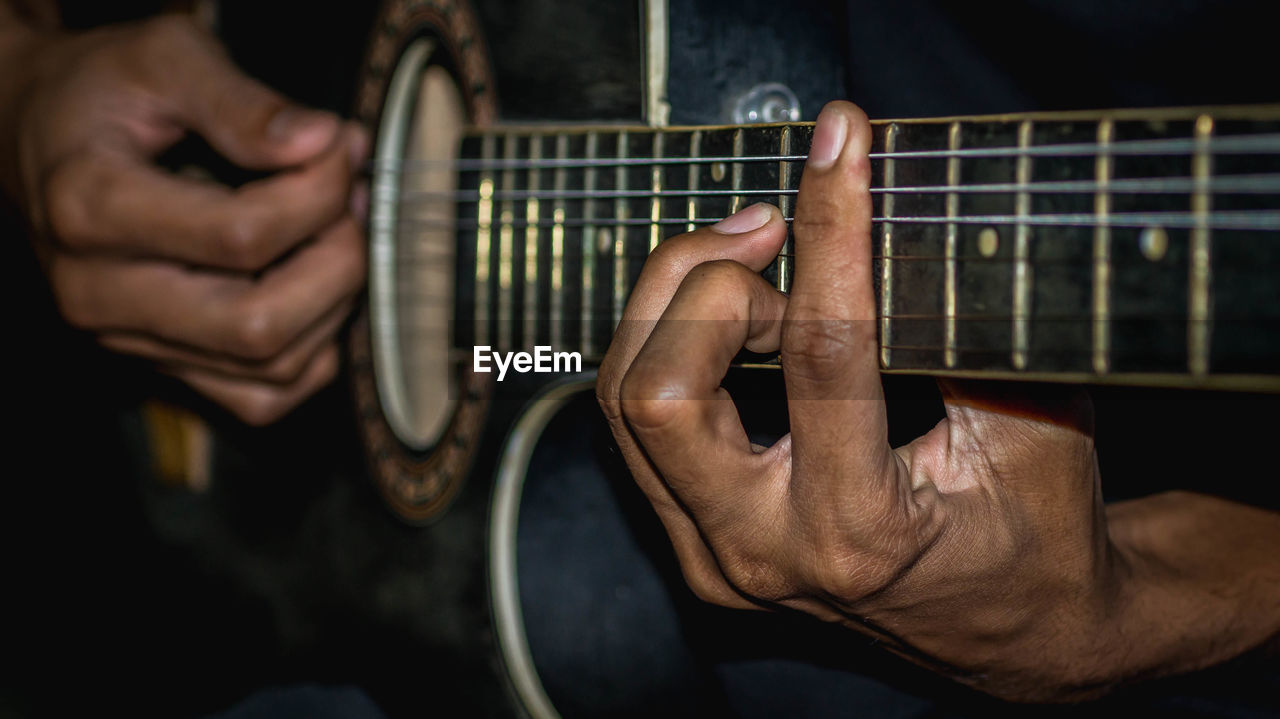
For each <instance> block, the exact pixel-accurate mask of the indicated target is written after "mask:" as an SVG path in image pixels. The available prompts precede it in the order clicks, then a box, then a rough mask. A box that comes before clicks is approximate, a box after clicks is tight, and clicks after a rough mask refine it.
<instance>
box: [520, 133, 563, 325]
mask: <svg viewBox="0 0 1280 719" xmlns="http://www.w3.org/2000/svg"><path fill="white" fill-rule="evenodd" d="M542 139H543V136H542V135H536V134H535V135H530V136H529V156H530V158H533V159H539V158H541V157H542ZM541 173H542V170H541V169H539V168H537V167H534V168H531V169H530V170H529V181H528V185H529V189H530V190H531V191H532V193H533V194H534V196H533V197H530V198H529V201H528V204H527V205H526V207H525V219H526V221H527V222H528V223H529V225H528V226H527V227H526V228H525V233H524V330H523V336H524V337H525V339H526V344H527V340H528V338H529V337H532V336H536V334H537V326H538V234H539V233H538V226H536V225H535V224H534V223H539V222H541V218H540V217H539V214H538V213H539V209H540V208H539V207H538V198H537V197H536V194H537V191H538V186H539V184H540V177H539V175H540V174H541ZM554 227H555V224H554V222H553V223H552V229H554Z"/></svg>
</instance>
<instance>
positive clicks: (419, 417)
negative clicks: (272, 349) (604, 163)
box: [369, 37, 465, 451]
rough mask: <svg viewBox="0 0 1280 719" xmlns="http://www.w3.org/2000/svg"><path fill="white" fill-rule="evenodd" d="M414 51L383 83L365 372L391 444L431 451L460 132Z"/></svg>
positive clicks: (422, 55)
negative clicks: (369, 363) (369, 357)
mask: <svg viewBox="0 0 1280 719" xmlns="http://www.w3.org/2000/svg"><path fill="white" fill-rule="evenodd" d="M434 44H435V43H434V42H433V41H432V40H431V39H429V38H425V37H423V38H418V39H417V40H415V41H413V42H412V43H411V44H410V45H409V47H408V48H407V49H406V50H405V52H404V54H403V55H402V56H401V59H400V63H399V66H398V67H397V68H396V71H395V73H394V74H393V75H392V77H391V83H390V86H389V88H388V91H387V101H386V105H385V108H384V110H383V115H382V122H381V123H380V126H379V128H378V142H377V147H376V151H375V158H374V168H375V169H374V171H373V177H372V179H371V194H370V199H371V202H370V215H369V266H370V274H369V311H370V321H371V322H372V332H373V368H374V378H375V381H376V383H377V387H378V397H379V399H380V400H381V403H382V408H383V412H384V413H385V415H386V418H387V422H388V424H389V425H390V427H391V430H392V432H393V433H394V434H395V436H396V438H397V439H399V440H400V441H401V442H402V443H404V444H405V445H406V446H407V447H409V448H411V449H414V450H417V451H423V450H427V449H430V448H431V447H433V446H435V445H436V443H437V440H438V439H439V438H440V436H441V434H442V433H443V431H444V428H445V426H446V425H447V423H448V420H449V417H450V416H451V415H452V413H453V410H454V398H456V397H457V394H458V393H457V386H456V383H455V381H454V377H453V375H452V373H451V372H450V357H449V349H450V347H451V345H452V337H451V328H450V324H451V320H452V319H453V297H454V293H453V268H454V247H455V240H454V232H455V227H454V214H455V207H454V203H453V202H452V201H451V200H450V199H449V198H450V197H451V195H452V193H453V192H454V190H456V188H457V184H456V174H455V172H454V170H453V165H452V162H451V161H452V158H453V157H454V156H455V154H456V148H457V144H458V138H459V137H460V136H461V132H462V128H463V125H464V122H465V115H464V109H463V105H462V97H461V95H460V93H459V92H458V89H457V86H456V85H455V84H454V82H453V78H452V77H451V76H450V75H449V73H448V72H447V71H446V70H444V69H443V68H441V67H439V66H433V65H431V64H429V61H430V58H431V55H432V51H433V49H434Z"/></svg>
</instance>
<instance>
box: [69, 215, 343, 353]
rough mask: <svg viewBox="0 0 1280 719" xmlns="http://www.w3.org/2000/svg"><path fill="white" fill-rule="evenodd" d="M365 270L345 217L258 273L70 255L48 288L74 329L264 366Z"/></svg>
mask: <svg viewBox="0 0 1280 719" xmlns="http://www.w3.org/2000/svg"><path fill="white" fill-rule="evenodd" d="M364 273H365V256H364V242H363V238H362V236H361V234H360V231H359V230H358V229H357V228H356V226H355V223H354V221H353V220H352V219H351V218H350V217H345V218H343V219H342V220H341V221H340V222H338V223H337V224H336V225H334V226H333V227H331V228H329V229H327V230H325V231H324V232H323V233H321V234H320V236H319V237H317V238H316V240H315V241H314V242H311V243H308V244H306V245H304V246H302V247H300V248H299V249H298V251H297V252H296V253H294V254H293V255H292V256H291V257H290V258H289V259H288V260H287V261H285V262H282V263H280V264H278V265H275V266H273V267H272V268H271V269H269V270H268V271H266V272H265V273H263V274H261V275H259V276H250V275H239V274H229V273H224V272H211V271H205V270H197V269H191V268H187V267H183V266H180V265H176V264H173V263H169V262H158V261H143V260H117V259H104V258H101V257H85V256H74V255H66V254H62V255H58V256H56V257H55V258H54V260H53V262H52V264H51V269H50V282H51V285H52V287H53V290H54V296H55V298H56V299H57V301H58V305H59V309H60V310H61V312H62V314H63V316H64V317H65V318H66V319H67V321H68V322H70V323H71V324H72V325H74V326H77V327H81V328H84V329H90V330H94V331H99V332H103V331H113V330H114V331H120V332H134V333H142V334H148V335H152V336H154V337H157V338H160V339H163V340H166V341H169V342H174V343H177V344H182V345H186V346H189V347H192V348H194V349H198V350H202V351H206V352H212V353H217V354H224V355H229V356H232V357H236V358H239V359H242V360H256V361H265V360H269V359H271V358H272V357H275V356H276V355H278V354H280V352H281V351H282V350H283V349H284V348H285V347H287V346H288V345H289V344H291V343H293V342H294V341H295V340H296V339H297V337H298V336H299V335H301V334H302V333H303V332H304V331H305V330H306V329H307V328H308V327H311V326H312V325H313V324H315V323H316V322H317V321H318V320H319V319H320V318H321V317H323V316H325V315H326V314H328V313H329V312H330V310H332V309H333V308H334V307H335V306H337V305H339V304H341V303H342V302H344V301H346V300H347V299H348V298H350V297H351V296H352V295H354V294H355V293H356V292H357V291H358V290H359V288H360V287H361V285H362V284H363V283H364Z"/></svg>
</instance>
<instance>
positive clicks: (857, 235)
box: [782, 102, 895, 501]
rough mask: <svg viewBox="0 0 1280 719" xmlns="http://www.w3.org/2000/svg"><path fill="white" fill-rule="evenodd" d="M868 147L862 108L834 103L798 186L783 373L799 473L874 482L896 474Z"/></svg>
mask: <svg viewBox="0 0 1280 719" xmlns="http://www.w3.org/2000/svg"><path fill="white" fill-rule="evenodd" d="M870 142H871V129H870V126H869V125H868V123H867V119H866V116H865V115H863V113H862V111H861V110H859V109H858V108H857V107H855V106H853V105H851V104H849V103H846V102H836V103H831V104H829V105H827V107H826V108H824V109H823V111H822V113H821V115H820V116H819V117H818V124H817V127H816V128H815V130H814V136H813V143H812V147H811V149H810V153H809V159H808V162H807V164H806V165H805V170H804V175H803V176H802V178H801V182H800V192H799V196H798V197H797V204H796V218H795V222H794V224H793V230H794V232H795V245H796V274H795V283H794V285H793V287H792V292H791V301H790V303H789V304H788V306H787V317H786V322H785V323H784V327H783V332H782V366H783V371H784V373H785V379H786V387H787V397H788V405H789V411H790V416H791V429H792V439H793V442H794V452H795V459H796V463H797V474H801V475H813V476H827V475H829V474H830V472H831V470H833V469H839V470H840V471H842V472H849V473H851V476H864V477H873V476H884V475H885V473H886V472H889V471H890V470H891V469H893V467H894V462H895V459H894V456H893V454H892V452H891V450H890V448H889V442H888V425H887V420H886V416H885V407H884V399H883V392H882V390H881V387H880V374H879V367H878V365H877V360H876V354H877V347H878V345H877V340H876V331H875V317H876V304H875V297H874V295H873V293H872V282H871V195H870V193H869V190H868V188H869V183H870V163H869V161H868V159H867V151H868V149H869V147H870ZM806 465H807V467H806ZM806 468H807V469H811V470H814V471H813V472H808V471H804V470H806ZM871 491H874V490H871ZM825 499H827V498H821V500H819V499H818V498H814V500H815V501H825Z"/></svg>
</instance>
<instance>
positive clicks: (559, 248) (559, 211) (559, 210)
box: [551, 133, 569, 347]
mask: <svg viewBox="0 0 1280 719" xmlns="http://www.w3.org/2000/svg"><path fill="white" fill-rule="evenodd" d="M568 154H569V136H568V135H566V134H564V133H559V134H557V135H556V157H557V158H564V157H566V156H567V155H568ZM568 175H569V172H568V170H567V168H564V167H560V168H556V174H555V186H556V191H557V192H563V191H564V189H565V186H566V185H567V184H568V181H569V178H568ZM552 213H553V217H554V218H555V222H556V224H555V227H553V228H552V229H551V263H552V264H551V342H552V343H553V344H554V345H555V346H557V347H563V346H565V345H567V344H568V343H567V341H566V338H565V336H564V317H563V313H564V256H565V255H564V250H565V247H564V220H565V202H564V200H563V199H558V200H556V204H555V208H554V209H553V210H552Z"/></svg>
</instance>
